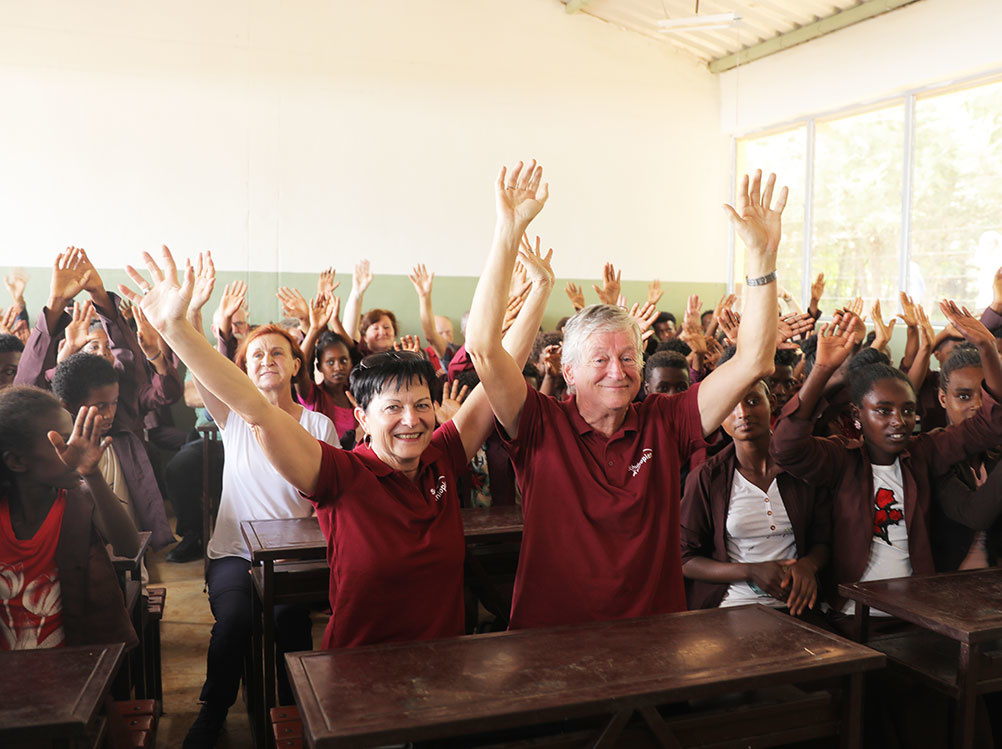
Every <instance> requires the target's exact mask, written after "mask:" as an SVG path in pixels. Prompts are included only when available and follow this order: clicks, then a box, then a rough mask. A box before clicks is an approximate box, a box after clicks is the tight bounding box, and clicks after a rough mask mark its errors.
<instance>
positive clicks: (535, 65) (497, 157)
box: [0, 0, 728, 282]
mask: <svg viewBox="0 0 1002 749" xmlns="http://www.w3.org/2000/svg"><path fill="white" fill-rule="evenodd" d="M0 95H2V99H0V101H2V102H3V107H4V114H3V116H2V117H0V217H2V219H0V265H10V264H15V263H19V264H26V265H47V264H49V263H50V262H51V258H52V256H53V254H54V252H55V251H56V250H57V249H59V248H61V247H63V246H65V245H67V244H70V243H74V244H77V245H81V246H84V247H87V248H88V250H89V251H90V252H91V255H92V257H93V259H94V260H95V262H96V263H97V264H98V265H99V266H104V267H109V266H110V267H114V266H120V265H122V264H124V263H126V262H135V261H136V258H137V253H138V251H139V250H141V249H149V248H154V247H157V246H158V245H159V244H160V243H161V242H167V243H168V244H171V245H172V247H174V248H175V249H177V250H179V251H180V252H181V253H182V254H185V253H188V252H195V251H198V250H201V249H204V248H211V249H213V250H214V253H215V255H216V257H217V265H218V266H219V267H221V268H223V269H228V270H242V269H250V270H261V271H271V272H273V271H279V272H281V271H291V272H303V271H312V270H315V269H317V268H318V267H320V266H321V265H327V264H328V263H334V264H335V265H336V267H337V268H339V269H340V270H348V269H349V267H350V265H351V264H352V263H353V262H354V261H355V260H356V259H357V258H359V257H363V256H368V257H370V258H372V260H373V268H374V270H375V271H376V272H377V273H403V272H406V270H407V269H408V268H409V267H410V266H411V265H412V264H413V263H414V262H416V261H418V260H424V261H425V262H427V263H429V265H431V266H433V267H435V269H436V270H437V271H438V272H439V273H440V274H443V275H476V274H478V273H479V272H480V270H481V268H482V264H483V254H484V252H485V251H486V248H487V244H488V242H489V240H490V236H491V229H492V226H493V211H494V208H493V195H492V190H493V186H492V185H493V180H494V178H495V175H496V173H497V169H498V167H499V165H500V164H502V163H504V162H511V161H513V160H516V159H519V158H526V159H528V158H532V157H535V158H538V159H539V160H540V161H541V163H543V164H544V166H545V168H546V176H547V178H548V180H549V181H550V183H551V193H552V198H551V201H550V204H549V205H548V206H547V208H546V210H545V211H544V213H543V215H542V216H541V217H540V219H539V221H538V226H537V227H536V229H537V231H538V232H539V233H540V234H541V235H543V236H544V240H545V241H546V242H547V244H552V246H553V247H555V248H556V250H557V251H558V253H559V254H558V260H557V263H556V271H557V273H558V275H561V276H572V277H573V276H580V275H588V276H594V275H597V273H598V272H599V270H600V268H601V265H602V263H603V262H604V261H606V260H609V259H612V260H614V261H615V262H617V264H620V265H622V267H623V271H624V272H623V276H624V278H634V279H641V278H649V277H651V276H660V277H661V278H662V279H670V280H676V281H678V280H686V281H711V282H712V281H718V282H719V281H722V280H723V279H724V273H725V267H726V222H725V220H724V216H723V213H722V211H721V210H720V208H719V204H720V202H721V199H722V198H723V196H724V195H725V194H726V189H727V181H728V175H727V163H728V157H727V143H726V140H725V139H724V138H723V137H722V136H721V135H720V133H719V128H718V124H719V121H720V111H719V96H720V94H719V89H718V85H717V82H716V80H714V78H713V77H712V76H711V75H710V74H709V73H707V72H706V71H705V69H704V68H702V67H700V66H697V65H696V64H694V63H692V62H689V61H688V59H687V58H684V57H682V56H680V55H679V54H677V53H675V52H673V51H672V50H671V49H670V48H668V47H666V46H659V45H657V44H655V43H653V42H651V41H648V40H645V39H643V38H642V37H640V36H638V35H635V34H630V33H627V32H624V31H621V30H618V29H615V28H614V27H612V26H609V25H607V24H604V23H602V22H600V21H597V20H595V19H593V18H590V17H588V16H586V15H584V14H578V15H576V16H568V15H567V14H566V13H564V10H563V5H561V4H560V3H559V2H557V0H505V2H496V0H494V1H493V2H488V1H487V0H462V1H460V0H428V1H426V2H422V3H415V2H408V1H407V0H383V1H382V2H379V3H372V2H348V1H347V0H337V1H329V0H327V1H325V0H301V1H300V2H284V3H282V2H275V1H268V0H212V1H211V2H198V1H197V0H171V1H170V2H167V1H166V0H141V1H140V2H136V1H135V0H120V1H119V2H115V1H113V0H87V2H82V3H81V2H71V1H70V0H38V1H37V2H31V3H22V2H18V1H17V0H0Z"/></svg>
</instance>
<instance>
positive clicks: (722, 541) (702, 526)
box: [681, 442, 832, 609]
mask: <svg viewBox="0 0 1002 749" xmlns="http://www.w3.org/2000/svg"><path fill="white" fill-rule="evenodd" d="M737 465H738V458H737V452H736V451H735V448H734V443H733V442H732V443H731V444H730V445H728V446H727V447H725V448H724V449H723V450H722V451H721V452H719V453H717V454H716V455H714V456H713V457H712V458H710V459H709V460H707V461H706V462H705V463H704V464H703V465H702V466H700V468H699V470H698V471H694V472H693V473H691V474H689V480H688V481H687V482H686V485H685V494H684V495H683V497H682V511H681V514H682V516H681V521H682V564H683V565H684V564H685V563H686V562H687V561H688V560H690V559H692V558H693V557H708V558H710V559H715V560H717V561H718V562H728V561H730V560H729V559H728V556H727V510H728V508H729V507H730V503H731V486H732V483H731V482H732V481H733V480H734V471H735V470H737ZM776 483H777V484H778V486H779V493H780V494H781V495H782V497H783V506H784V507H785V508H786V512H787V514H788V515H789V516H790V525H792V526H793V538H794V540H795V541H796V542H797V555H798V558H799V557H802V556H805V555H806V554H808V553H809V552H810V550H811V549H813V548H814V547H815V546H817V545H818V544H828V543H830V542H831V510H832V508H831V495H830V493H829V492H828V491H827V490H825V489H822V488H820V487H817V488H816V487H814V486H811V485H810V484H808V483H806V482H804V481H800V480H799V479H796V478H794V477H793V476H791V475H790V474H788V473H781V474H779V475H778V476H777V477H776ZM729 586H730V584H729V583H711V582H704V581H702V580H689V581H687V584H686V598H687V599H688V603H689V608H690V609H711V608H715V607H717V606H719V605H720V601H721V600H723V597H724V595H725V594H726V593H727V588H728V587H729Z"/></svg>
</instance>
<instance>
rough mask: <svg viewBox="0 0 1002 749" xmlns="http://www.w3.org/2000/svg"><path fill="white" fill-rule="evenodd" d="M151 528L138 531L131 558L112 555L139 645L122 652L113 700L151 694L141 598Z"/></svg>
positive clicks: (142, 599) (144, 605) (143, 696)
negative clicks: (120, 667) (135, 546)
mask: <svg viewBox="0 0 1002 749" xmlns="http://www.w3.org/2000/svg"><path fill="white" fill-rule="evenodd" d="M152 536H153V533H151V532H150V531H139V547H138V548H137V549H136V553H135V554H133V555H132V556H131V557H116V556H112V557H111V566H112V567H114V569H115V574H116V575H117V577H118V584H119V585H120V586H121V587H122V594H123V595H124V596H125V608H126V610H127V611H128V612H129V616H130V617H131V620H132V628H133V629H134V630H135V631H136V637H138V638H139V647H138V648H136V649H134V650H132V651H131V652H129V653H126V655H125V661H126V668H123V669H121V670H120V671H119V672H118V678H117V679H116V681H115V684H114V687H113V690H112V691H113V695H114V697H115V699H131V698H132V697H133V696H135V698H136V699H146V698H148V697H150V696H151V695H150V694H149V693H148V690H147V688H146V687H147V683H148V681H147V678H146V663H147V656H148V654H147V652H146V647H147V642H146V619H147V616H148V613H147V611H146V599H145V598H144V597H143V589H142V588H143V558H144V557H145V556H146V552H147V550H148V549H149V548H150V538H151V537H152Z"/></svg>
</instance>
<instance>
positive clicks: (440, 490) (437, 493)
mask: <svg viewBox="0 0 1002 749" xmlns="http://www.w3.org/2000/svg"><path fill="white" fill-rule="evenodd" d="M428 491H430V492H431V496H433V497H434V498H435V501H436V502H441V501H442V495H443V494H445V492H446V483H445V476H439V477H438V486H436V487H435V488H434V489H429V490H428Z"/></svg>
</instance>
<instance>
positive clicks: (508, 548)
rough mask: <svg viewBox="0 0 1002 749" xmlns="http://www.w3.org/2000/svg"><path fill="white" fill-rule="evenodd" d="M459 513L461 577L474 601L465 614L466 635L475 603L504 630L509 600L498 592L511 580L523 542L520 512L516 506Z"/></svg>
mask: <svg viewBox="0 0 1002 749" xmlns="http://www.w3.org/2000/svg"><path fill="white" fill-rule="evenodd" d="M460 512H461V514H462V517H463V535H464V537H465V538H466V559H465V563H464V568H465V570H464V573H465V574H464V576H465V578H466V587H467V588H468V589H469V590H470V592H471V595H472V601H473V603H472V606H473V608H472V609H470V610H468V619H469V620H470V621H468V622H467V631H470V629H469V627H470V623H471V621H472V622H474V623H475V617H476V612H475V609H476V605H477V601H478V600H479V601H481V602H482V603H483V605H484V608H486V609H487V610H488V611H490V612H491V613H492V614H494V616H495V619H496V621H497V622H499V623H500V624H501V625H503V626H504V627H507V626H508V625H509V623H510V621H509V620H510V618H511V596H510V595H507V594H502V593H501V591H500V590H499V589H498V588H499V585H500V584H502V583H508V582H510V581H512V580H514V576H515V567H516V565H517V564H518V552H519V546H520V544H521V542H522V508H521V507H519V506H518V505H507V506H504V507H471V508H467V509H463V510H461V511H460ZM492 572H493V573H494V574H492Z"/></svg>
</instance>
